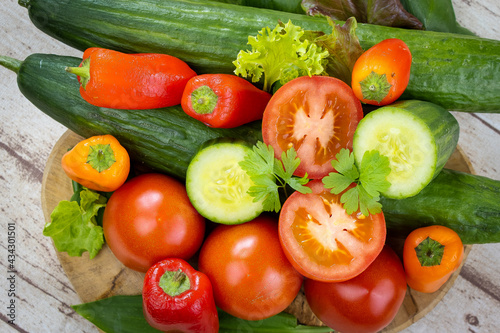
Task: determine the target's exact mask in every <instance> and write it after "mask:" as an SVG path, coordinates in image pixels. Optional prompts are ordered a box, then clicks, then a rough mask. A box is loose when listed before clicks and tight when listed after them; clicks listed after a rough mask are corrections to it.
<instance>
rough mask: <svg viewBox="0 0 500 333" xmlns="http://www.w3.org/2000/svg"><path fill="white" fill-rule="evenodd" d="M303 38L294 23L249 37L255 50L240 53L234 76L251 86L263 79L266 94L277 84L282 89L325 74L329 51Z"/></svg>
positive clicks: (266, 29)
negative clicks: (299, 79)
mask: <svg viewBox="0 0 500 333" xmlns="http://www.w3.org/2000/svg"><path fill="white" fill-rule="evenodd" d="M303 36H304V30H303V29H302V28H301V27H299V26H296V25H294V24H292V22H291V21H288V23H286V24H283V23H282V22H280V23H278V25H276V27H275V28H274V29H273V30H271V29H270V28H269V27H265V28H263V29H262V30H261V31H259V33H258V35H257V36H256V37H254V36H249V37H248V44H249V45H250V46H251V47H252V49H251V50H247V51H243V50H241V51H240V52H239V53H238V56H237V58H236V60H235V61H233V64H234V65H235V66H236V69H235V71H234V73H235V74H236V75H240V76H242V77H244V78H246V77H251V78H252V82H259V81H260V80H261V79H263V90H265V91H271V89H272V86H273V84H275V83H276V82H279V84H281V85H283V84H285V83H286V82H288V81H290V80H292V79H294V78H296V77H299V76H304V75H309V76H312V75H320V74H323V73H324V71H325V69H324V64H325V58H326V57H327V56H328V51H326V50H324V49H322V48H321V47H319V46H317V45H316V44H314V43H311V42H309V41H308V40H307V39H305V38H303Z"/></svg>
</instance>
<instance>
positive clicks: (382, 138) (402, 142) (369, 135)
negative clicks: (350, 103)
mask: <svg viewBox="0 0 500 333" xmlns="http://www.w3.org/2000/svg"><path fill="white" fill-rule="evenodd" d="M459 132H460V128H459V125H458V122H457V120H456V119H455V117H453V115H452V114H451V113H450V112H448V111H447V110H445V109H444V108H442V107H440V106H438V105H435V104H433V103H429V102H424V101H416V100H410V101H400V102H396V103H393V104H392V105H389V106H384V107H381V108H379V109H376V110H375V111H372V112H370V113H368V115H366V116H365V117H364V118H363V119H362V120H361V121H360V122H359V124H358V127H357V129H356V131H355V132H354V138H353V148H352V151H353V154H354V159H355V161H356V163H357V164H358V165H361V160H362V158H363V155H364V153H365V152H366V151H369V150H374V149H375V150H378V151H379V153H380V154H381V155H384V156H387V157H388V158H389V162H390V167H391V173H390V174H389V175H388V176H387V180H388V181H389V182H390V183H391V186H390V187H389V189H388V190H387V191H385V192H384V193H382V194H383V195H384V196H386V197H388V198H394V199H402V198H407V197H411V196H414V195H416V194H417V193H418V192H420V191H421V190H422V189H423V188H424V187H425V186H426V185H427V184H429V183H430V181H431V180H432V179H434V177H435V176H437V174H438V173H439V172H440V171H441V170H442V169H443V167H444V165H445V164H446V162H447V161H448V159H449V158H450V156H451V154H452V153H453V152H454V151H455V148H456V147H457V143H458V136H459Z"/></svg>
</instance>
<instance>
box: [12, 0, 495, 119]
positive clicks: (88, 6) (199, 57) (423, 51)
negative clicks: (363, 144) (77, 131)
mask: <svg viewBox="0 0 500 333" xmlns="http://www.w3.org/2000/svg"><path fill="white" fill-rule="evenodd" d="M19 2H20V4H22V5H24V6H26V7H27V8H28V12H29V16H30V19H31V20H32V22H33V23H34V24H35V26H37V27H38V28H39V29H40V30H41V31H43V32H45V33H47V34H49V35H50V36H53V37H54V38H57V39H58V40H60V41H62V42H64V43H66V44H68V45H70V46H73V47H76V48H78V49H80V50H82V51H83V50H85V49H86V48H88V47H91V46H99V47H105V48H112V49H116V50H118V51H122V52H157V53H167V54H170V55H173V56H176V57H178V58H180V59H182V60H184V61H186V62H187V63H188V64H189V65H190V67H191V68H193V69H194V70H195V71H196V72H197V73H198V74H202V73H232V72H233V71H234V69H235V68H234V65H233V63H232V62H233V61H234V60H235V59H236V57H237V55H238V52H239V51H240V50H246V49H248V48H249V47H248V45H247V43H248V37H249V36H255V35H257V33H258V31H260V30H261V29H262V28H264V27H266V26H267V27H270V28H271V29H272V28H274V27H275V26H276V25H277V24H278V22H279V21H282V22H287V21H288V20H291V21H292V22H293V23H294V24H295V25H298V26H300V27H302V28H304V29H306V30H315V31H324V32H326V33H331V27H330V25H329V24H328V22H327V20H326V19H325V18H322V17H311V16H307V15H301V14H294V13H287V12H281V11H273V10H269V9H261V8H254V7H245V6H238V5H232V4H225V3H220V2H215V1H203V0H197V1H193V0H162V1H157V0H137V1H128V0H71V1H59V0H20V1H19ZM356 34H357V36H358V38H359V41H360V43H361V46H362V47H363V49H365V50H366V49H368V48H369V47H371V46H373V45H375V44H376V43H378V42H380V41H382V40H384V39H387V38H399V39H402V40H403V41H404V42H405V43H406V44H407V45H408V47H409V49H410V50H411V52H412V56H413V61H412V68H411V76H410V82H409V83H408V87H407V89H406V91H405V93H404V95H403V98H404V99H418V100H426V101H429V102H433V103H435V104H438V105H441V106H442V107H444V108H446V109H448V110H455V111H480V112H500V99H499V98H498V96H500V80H498V78H499V77H500V41H496V40H489V39H483V38H478V37H474V36H465V35H458V34H450V33H439V32H433V31H421V30H405V29H397V28H390V27H384V26H376V25H370V24H361V23H359V24H358V26H357V29H356Z"/></svg>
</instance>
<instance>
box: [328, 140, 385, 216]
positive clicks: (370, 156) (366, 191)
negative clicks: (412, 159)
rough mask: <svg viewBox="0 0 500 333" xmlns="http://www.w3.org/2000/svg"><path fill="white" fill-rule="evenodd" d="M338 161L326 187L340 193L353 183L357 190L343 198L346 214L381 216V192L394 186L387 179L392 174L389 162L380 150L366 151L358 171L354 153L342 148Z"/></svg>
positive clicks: (351, 189) (351, 191) (345, 193)
mask: <svg viewBox="0 0 500 333" xmlns="http://www.w3.org/2000/svg"><path fill="white" fill-rule="evenodd" d="M335 158H336V160H332V166H333V168H334V169H335V170H336V171H337V172H331V173H330V174H329V175H328V176H326V177H324V178H323V184H324V185H325V188H329V189H331V190H330V191H331V192H332V193H333V194H340V193H342V192H343V191H345V190H346V189H348V188H349V186H351V184H353V183H354V184H355V185H354V187H351V188H350V189H348V190H347V191H345V192H344V193H343V194H342V196H341V197H340V202H341V203H342V204H344V208H345V210H346V212H347V214H352V213H354V212H355V211H357V210H358V209H359V210H360V211H361V213H362V214H363V215H365V216H368V215H369V214H377V213H380V212H381V211H382V205H381V204H380V203H379V202H378V201H379V200H380V192H384V191H386V190H387V189H388V188H389V186H390V185H391V184H390V183H389V182H388V181H387V179H386V178H387V176H388V175H389V173H390V172H391V168H390V166H389V159H388V158H387V157H386V156H383V155H380V153H379V152H378V151H377V150H370V151H367V152H365V154H364V155H363V158H362V160H361V166H360V167H359V168H358V166H357V165H356V164H355V162H354V154H352V153H351V152H350V151H349V150H348V149H341V150H340V152H339V153H338V154H337V155H336V156H335Z"/></svg>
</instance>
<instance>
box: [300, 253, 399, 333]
mask: <svg viewBox="0 0 500 333" xmlns="http://www.w3.org/2000/svg"><path fill="white" fill-rule="evenodd" d="M304 292H305V295H306V298H307V302H308V303H309V305H310V307H311V310H312V311H313V312H314V314H316V316H317V317H318V318H319V319H320V320H321V321H322V322H323V323H324V324H326V325H328V326H329V327H331V328H332V329H334V330H335V331H340V332H342V333H344V332H345V333H349V332H353V333H354V332H355V333H368V332H378V331H380V330H381V329H383V328H384V327H386V326H387V325H389V324H390V323H391V321H392V320H393V319H394V317H395V316H396V314H397V312H398V310H399V308H400V307H401V305H402V304H403V300H404V298H405V295H406V280H405V272H404V269H403V265H402V263H401V260H400V259H399V257H398V256H397V255H396V253H395V252H394V251H393V250H392V249H391V248H390V247H388V246H387V245H386V246H385V247H384V249H383V250H382V252H380V255H378V257H377V258H376V259H375V261H374V262H373V263H372V264H371V265H370V266H368V268H367V269H366V270H365V271H363V272H362V273H361V274H359V275H358V276H356V277H355V278H353V279H350V280H348V281H345V282H334V283H325V282H319V281H315V280H306V281H305V283H304Z"/></svg>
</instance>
